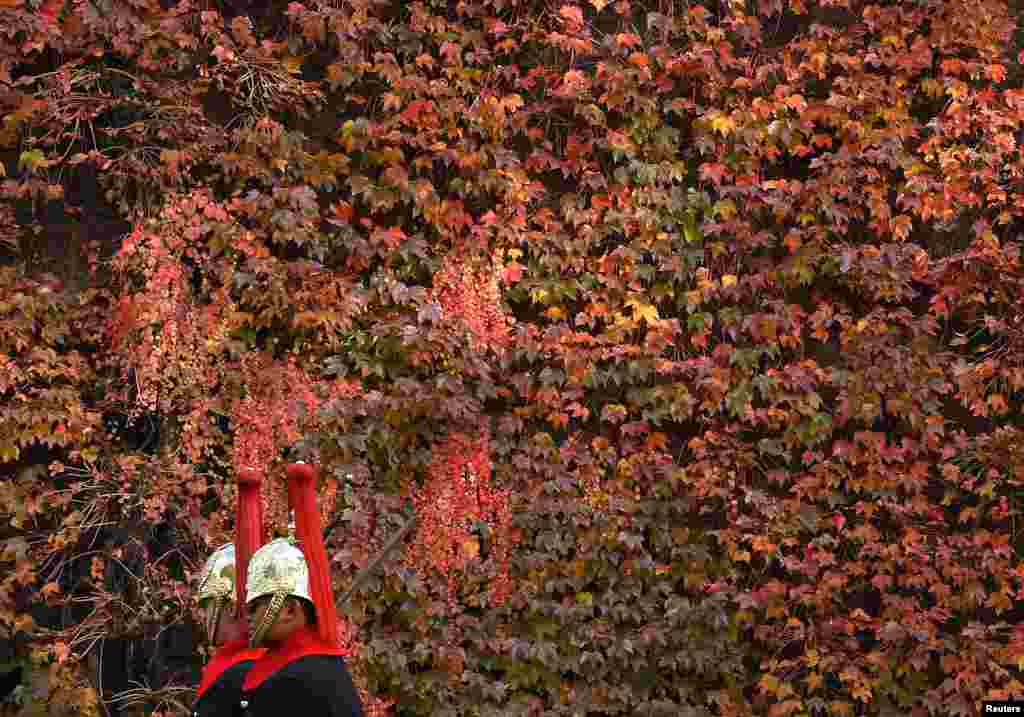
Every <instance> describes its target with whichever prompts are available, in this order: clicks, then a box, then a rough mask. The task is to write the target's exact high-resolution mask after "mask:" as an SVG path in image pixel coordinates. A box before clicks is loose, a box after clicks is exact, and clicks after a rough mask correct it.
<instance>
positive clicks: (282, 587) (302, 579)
mask: <svg viewBox="0 0 1024 717" xmlns="http://www.w3.org/2000/svg"><path fill="white" fill-rule="evenodd" d="M279 594H284V595H287V596H292V597H298V598H302V599H304V600H308V601H309V602H313V598H312V596H311V595H310V593H309V567H308V566H307V565H306V557H305V556H304V555H303V554H302V551H301V550H300V549H299V547H298V546H297V545H295V543H294V542H293V541H292V540H291V539H290V538H277V539H276V540H271V541H270V542H269V543H267V544H266V545H264V546H263V547H262V548H260V549H259V550H257V551H256V552H255V553H253V556H252V559H251V560H250V561H249V575H248V576H247V580H246V602H248V603H252V601H253V600H256V599H257V598H261V597H263V596H265V595H279Z"/></svg>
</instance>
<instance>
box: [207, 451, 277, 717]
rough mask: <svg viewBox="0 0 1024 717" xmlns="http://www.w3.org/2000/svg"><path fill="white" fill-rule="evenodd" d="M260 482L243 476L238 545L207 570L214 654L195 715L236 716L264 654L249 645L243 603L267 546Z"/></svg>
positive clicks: (218, 554) (255, 477) (209, 632)
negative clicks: (251, 569)
mask: <svg viewBox="0 0 1024 717" xmlns="http://www.w3.org/2000/svg"><path fill="white" fill-rule="evenodd" d="M261 482H262V479H261V477H260V475H259V474H258V473H256V472H255V471H243V472H242V474H241V475H239V478H238V506H237V515H236V519H235V543H228V544H227V545H224V546H221V547H220V548H218V549H217V550H216V552H214V554H213V555H211V556H210V559H209V560H207V561H206V565H205V566H204V567H203V573H202V579H201V581H200V583H199V590H198V594H197V595H196V600H197V602H198V603H199V608H200V610H201V611H202V612H203V624H204V626H205V628H206V637H207V639H208V640H209V641H210V643H211V644H212V645H213V646H214V647H215V648H216V652H215V653H214V655H213V657H212V658H211V659H210V661H209V662H208V663H207V665H206V667H205V668H203V676H202V680H201V681H200V683H199V687H198V689H197V692H198V697H197V699H196V703H195V706H194V707H193V710H194V711H193V713H192V714H193V717H207V716H208V717H215V716H217V715H230V714H232V711H233V710H234V709H235V707H236V705H237V704H238V701H239V696H240V694H241V691H242V680H243V678H244V677H245V674H246V672H248V671H249V668H250V667H251V666H252V664H253V663H254V662H255V661H256V660H257V659H259V658H260V657H262V656H263V654H264V653H265V652H266V651H265V650H263V649H258V648H253V647H251V646H250V645H249V641H248V639H247V630H246V627H247V617H248V611H247V608H246V599H245V588H246V585H245V574H246V570H247V569H248V565H249V561H250V560H251V558H252V555H253V553H254V552H255V551H256V549H257V548H258V547H259V546H260V545H261V544H262V543H263V508H262V501H261V499H260V484H261ZM236 545H237V549H236Z"/></svg>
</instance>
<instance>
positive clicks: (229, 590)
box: [196, 543, 235, 642]
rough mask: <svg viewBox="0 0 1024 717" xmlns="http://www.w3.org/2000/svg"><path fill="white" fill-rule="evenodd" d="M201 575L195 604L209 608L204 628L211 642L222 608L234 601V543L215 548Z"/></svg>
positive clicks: (213, 638)
mask: <svg viewBox="0 0 1024 717" xmlns="http://www.w3.org/2000/svg"><path fill="white" fill-rule="evenodd" d="M201 575H202V577H201V578H200V580H199V589H198V590H197V591H196V602H197V603H198V604H199V607H200V608H209V609H208V611H207V613H206V619H205V624H204V627H205V628H206V637H207V638H208V639H209V640H210V641H211V642H213V641H215V640H216V639H217V628H218V627H219V625H220V619H221V615H223V613H224V608H225V607H227V606H229V605H231V604H232V603H233V602H234V601H235V545H234V543H228V544H227V545H222V546H221V547H219V548H217V550H215V551H214V553H213V555H211V556H210V558H209V560H207V561H206V565H204V566H203V572H202V574H201Z"/></svg>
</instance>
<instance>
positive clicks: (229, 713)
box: [192, 660, 253, 717]
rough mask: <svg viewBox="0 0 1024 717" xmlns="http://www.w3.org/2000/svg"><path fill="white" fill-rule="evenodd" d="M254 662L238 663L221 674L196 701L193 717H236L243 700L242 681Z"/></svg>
mask: <svg viewBox="0 0 1024 717" xmlns="http://www.w3.org/2000/svg"><path fill="white" fill-rule="evenodd" d="M252 663H253V661H252V660H243V661H242V662H236V663H235V664H234V665H232V666H231V667H229V668H227V669H226V670H224V671H223V672H222V673H220V676H219V677H217V680H216V682H214V683H213V684H212V685H210V686H209V687H208V688H207V689H206V691H205V692H203V694H201V695H200V696H199V699H197V700H196V703H195V706H194V707H193V708H192V710H193V711H192V717H234V715H235V714H236V713H237V710H238V703H239V701H240V700H241V699H242V681H243V680H245V675H246V673H247V672H248V671H249V668H250V667H252Z"/></svg>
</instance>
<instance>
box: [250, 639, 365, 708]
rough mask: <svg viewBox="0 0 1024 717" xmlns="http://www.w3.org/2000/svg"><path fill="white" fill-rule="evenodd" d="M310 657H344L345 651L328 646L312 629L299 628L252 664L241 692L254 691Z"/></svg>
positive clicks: (335, 646) (334, 646)
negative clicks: (281, 670)
mask: <svg viewBox="0 0 1024 717" xmlns="http://www.w3.org/2000/svg"><path fill="white" fill-rule="evenodd" d="M310 655H339V656H344V655H345V651H344V650H342V649H341V648H340V647H338V646H337V645H328V644H327V643H326V642H324V641H323V640H321V639H320V636H319V635H317V633H316V631H315V630H313V629H312V628H309V627H303V628H300V629H298V630H296V631H295V632H293V633H292V634H291V635H289V637H288V639H287V640H285V641H284V642H282V643H281V644H280V645H275V646H274V647H271V648H269V649H268V650H267V652H266V654H265V655H264V656H263V657H261V658H260V659H259V660H257V661H256V662H255V664H253V666H252V667H251V668H250V669H249V672H247V673H246V675H245V682H244V683H243V684H242V691H243V692H248V691H250V690H254V689H256V688H257V687H259V686H260V685H261V684H262V683H263V681H264V680H266V679H267V678H268V677H270V676H271V675H273V674H274V673H275V672H277V671H278V670H280V669H281V668H282V667H284V666H285V665H287V664H289V663H291V662H294V661H295V660H298V659H299V658H301V657H309V656H310Z"/></svg>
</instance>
